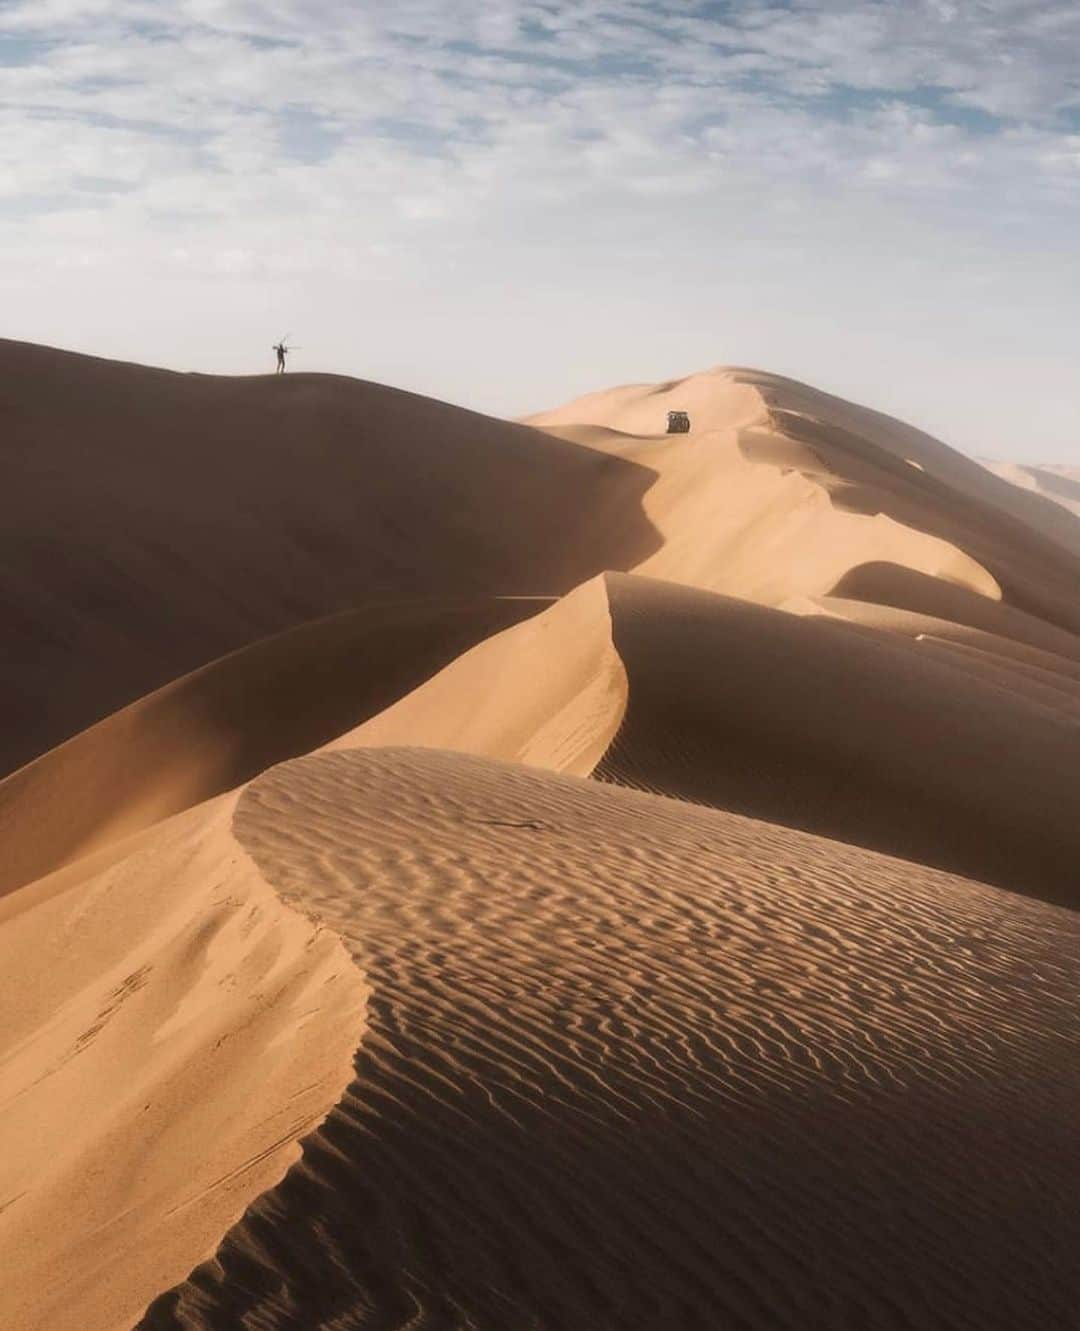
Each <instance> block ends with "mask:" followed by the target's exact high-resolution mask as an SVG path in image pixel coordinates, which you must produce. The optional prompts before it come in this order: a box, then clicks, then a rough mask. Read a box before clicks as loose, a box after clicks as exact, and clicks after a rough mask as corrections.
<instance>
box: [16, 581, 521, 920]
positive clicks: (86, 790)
mask: <svg viewBox="0 0 1080 1331" xmlns="http://www.w3.org/2000/svg"><path fill="white" fill-rule="evenodd" d="M544 604H545V602H544V601H543V600H540V601H537V600H535V599H532V598H528V597H482V598H481V597H473V598H453V597H444V598H442V599H440V600H438V601H398V602H387V603H382V604H374V605H369V606H366V607H364V608H363V609H362V610H355V611H349V612H346V613H345V614H342V615H335V616H333V617H331V618H329V619H324V620H316V621H315V622H314V623H311V624H304V625H301V626H300V627H299V628H296V629H291V630H287V631H286V632H285V633H282V634H279V635H277V636H275V637H272V638H268V639H264V640H263V641H261V642H258V643H254V644H253V645H252V646H250V647H246V648H242V649H241V650H240V651H238V652H234V653H232V654H231V655H229V656H227V657H224V658H222V659H221V660H220V661H215V662H213V663H212V664H210V665H208V666H204V667H203V668H202V669H201V670H197V671H194V672H193V673H192V674H190V675H185V676H184V677H183V678H181V679H179V680H176V681H175V682H174V683H172V684H167V685H166V686H165V687H164V688H162V689H158V690H157V691H155V692H154V693H151V694H150V695H149V696H148V697H145V698H141V699H140V700H139V701H138V702H135V703H132V704H131V705H130V706H129V707H126V708H124V709H122V710H121V711H119V712H117V713H115V714H114V715H112V716H110V717H108V718H107V719H106V720H104V721H101V722H99V723H98V724H97V725H96V726H91V727H90V728H89V729H88V730H86V731H84V732H83V733H82V734H80V735H77V736H76V737H75V738H74V739H71V740H68V741H67V743H65V744H61V745H59V746H58V747H57V748H55V749H52V750H50V751H49V752H48V753H46V754H44V755H43V756H42V757H41V758H38V759H37V760H36V761H35V762H32V763H29V764H28V765H27V766H26V767H23V768H20V770H19V771H17V772H15V773H13V774H12V775H11V776H10V777H8V778H7V780H5V781H0V843H2V844H3V847H4V858H3V861H2V862H0V894H2V893H3V892H5V891H10V890H11V889H12V888H14V887H18V886H20V885H21V884H23V883H26V882H30V881H32V880H33V879H35V878H40V877H42V876H43V875H44V874H47V873H51V872H52V871H53V870H55V869H57V868H59V867H60V866H61V865H63V864H66V863H68V862H69V861H71V860H73V859H76V858H77V857H79V856H81V855H87V854H89V853H90V852H91V851H93V850H96V849H98V848H100V847H102V846H105V845H108V844H110V843H111V842H113V841H116V840H118V839H119V838H122V837H125V836H130V835H131V834H132V833H134V832H137V831H141V830H142V829H143V828H145V827H149V826H150V825H152V824H153V823H155V822H158V821H160V820H161V819H163V818H167V817H169V816H170V815H171V814H174V813H179V812H181V811H182V810H184V809H187V808H190V807H191V806H192V805H194V804H198V803H200V802H201V801H203V800H206V799H209V798H211V797H212V796H214V795H219V794H221V793H222V792H223V791H226V790H232V789H234V788H235V787H237V786H239V785H241V784H242V783H243V782H244V781H247V780H250V778H251V777H253V776H255V775H257V774H258V773H259V772H261V771H263V770H264V769H265V768H267V767H270V766H272V765H273V764H274V763H276V762H281V761H282V760H284V759H286V758H294V757H296V756H297V755H298V754H302V753H307V752H309V751H310V750H311V749H314V748H317V747H318V746H319V745H320V744H323V743H324V742H325V741H326V740H328V739H332V738H333V737H335V736H337V735H340V734H341V732H342V731H343V730H346V729H347V728H349V727H351V726H355V725H356V724H357V723H359V722H360V721H363V720H365V719H367V718H368V717H370V716H373V715H375V714H376V713H378V712H381V711H382V710H383V709H385V708H386V707H387V706H388V705H389V704H390V703H392V702H394V701H396V699H397V698H399V697H400V696H402V695H403V694H406V693H408V692H409V691H410V689H412V688H413V687H415V686H416V685H418V684H420V683H421V682H422V681H424V680H425V679H427V678H428V676H430V675H431V674H433V673H434V672H435V671H437V670H438V669H439V668H440V667H441V666H443V665H445V664H446V663H447V662H448V661H450V660H452V659H453V658H454V657H456V656H457V655H458V654H459V653H460V652H462V651H464V650H465V649H466V648H468V647H470V646H471V645H472V644H473V643H474V642H476V641H477V640H478V639H480V638H484V637H486V636H487V635H488V634H490V633H492V632H494V631H495V630H496V629H499V628H501V627H503V626H504V625H506V624H509V623H514V622H516V621H518V620H520V619H522V618H523V617H525V616H527V615H530V614H535V613H536V611H537V610H538V609H539V608H540V607H541V606H543V605H544Z"/></svg>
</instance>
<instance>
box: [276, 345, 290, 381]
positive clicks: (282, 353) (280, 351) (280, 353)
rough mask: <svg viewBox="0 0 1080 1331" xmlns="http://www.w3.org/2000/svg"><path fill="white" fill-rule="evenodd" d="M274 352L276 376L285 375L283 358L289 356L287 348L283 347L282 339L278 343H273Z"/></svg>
mask: <svg viewBox="0 0 1080 1331" xmlns="http://www.w3.org/2000/svg"><path fill="white" fill-rule="evenodd" d="M274 350H275V351H276V352H277V370H276V371H275V373H276V374H284V373H285V357H286V356H287V355H288V354H289V348H288V347H287V346H286V345H285V340H284V338H283V339H282V340H281V341H280V342H275V343H274Z"/></svg>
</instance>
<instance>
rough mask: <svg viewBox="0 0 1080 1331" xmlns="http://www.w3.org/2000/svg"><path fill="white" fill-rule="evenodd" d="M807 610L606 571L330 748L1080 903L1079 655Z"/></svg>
mask: <svg viewBox="0 0 1080 1331" xmlns="http://www.w3.org/2000/svg"><path fill="white" fill-rule="evenodd" d="M805 608H806V610H807V612H808V613H807V614H806V615H805V616H799V615H795V614H785V613H782V612H780V611H776V610H772V609H769V608H767V607H762V606H756V605H753V604H751V603H749V602H746V601H740V600H736V599H734V598H729V597H722V596H718V595H715V594H710V593H707V592H702V591H700V590H698V589H696V588H689V587H677V586H674V585H672V584H671V583H667V582H661V581H656V580H653V579H645V578H639V577H632V576H628V575H625V574H608V575H606V576H605V577H604V578H602V579H596V580H595V581H593V582H591V583H589V584H587V585H586V586H585V587H582V588H580V589H579V590H578V591H577V592H575V593H574V594H573V595H572V596H570V597H567V598H565V599H564V600H562V601H560V602H559V603H557V604H556V605H554V606H552V607H551V608H550V609H549V610H546V611H545V612H544V613H543V614H541V615H539V616H537V617H536V618H535V619H532V620H530V621H529V622H527V623H525V624H522V625H519V626H517V627H513V628H510V629H507V630H505V631H504V632H503V633H501V634H499V635H497V636H496V637H494V638H492V639H490V640H489V641H487V642H485V643H482V644H481V645H480V646H478V647H476V648H474V649H473V650H472V651H470V652H468V653H466V654H465V655H464V656H462V657H460V658H459V659H458V660H457V661H455V662H454V663H453V664H452V665H450V666H448V667H447V668H446V669H445V670H443V671H442V672H441V673H440V674H439V675H437V676H436V677H435V678H434V679H433V680H431V681H429V682H428V683H427V684H424V685H422V686H421V687H420V688H419V689H417V690H416V691H415V692H414V693H412V694H410V695H409V697H407V698H405V699H403V700H402V701H401V702H400V703H398V704H397V705H396V706H394V707H391V708H390V709H389V710H387V711H386V712H383V713H382V714H380V715H379V716H378V717H375V718H374V719H373V720H371V721H369V722H367V723H365V724H364V725H362V726H360V727H358V728H357V729H356V730H355V731H352V732H350V733H349V734H347V735H345V736H343V737H342V738H341V739H340V740H339V741H337V742H336V744H335V745H334V746H333V747H335V748H337V747H340V748H351V747H358V746H364V747H368V746H373V745H382V744H410V745H413V744H415V745H423V746H425V747H432V748H454V749H458V750H461V751H465V752H469V753H474V754H478V755H482V756H486V757H493V758H504V759H511V760H515V761H518V762H523V763H527V764H530V765H532V766H536V767H544V768H548V769H551V770H555V771H572V772H575V773H578V774H587V773H589V772H593V771H595V773H596V775H597V776H598V777H600V778H601V779H604V780H607V781H614V782H618V783H620V784H627V785H633V786H639V787H642V788H645V789H648V790H653V791H658V792H661V793H663V794H667V795H673V796H678V797H679V798H681V799H686V800H692V801H695V802H698V803H707V804H712V805H715V806H717V807H720V808H724V809H730V810H736V811H739V812H743V813H748V814H752V815H753V816H755V817H758V818H763V819H767V820H769V821H771V822H779V823H783V824H786V825H788V826H793V827H800V828H804V829H806V830H809V831H813V832H817V833H819V834H821V835H826V836H830V837H835V838H837V839H839V840H842V841H848V842H852V843H854V844H856V845H862V846H868V847H871V848H874V849H877V850H884V851H888V852H889V853H891V854H896V855H903V856H905V857H907V858H910V859H913V860H918V861H921V862H924V863H927V864H932V865H936V866H938V867H941V868H947V869H951V870H953V871H955V872H961V873H965V874H968V875H970V876H972V877H977V878H980V879H982V880H985V881H988V882H994V883H1000V884H1003V885H1005V886H1009V887H1012V888H1015V889H1016V890H1019V891H1027V892H1031V893H1034V894H1037V895H1043V896H1046V897H1048V898H1050V899H1052V900H1057V901H1062V902H1068V903H1071V904H1078V903H1080V896H1078V894H1077V886H1076V875H1075V869H1074V865H1075V863H1076V861H1077V857H1078V856H1080V821H1078V819H1077V802H1076V794H1075V791H1074V789H1073V783H1072V782H1071V781H1069V780H1063V779H1062V778H1063V774H1064V773H1067V772H1070V771H1077V770H1080V669H1077V668H1075V667H1080V660H1073V661H1072V662H1070V661H1069V660H1067V659H1065V658H1061V657H1053V656H1049V655H1048V654H1047V653H1041V654H1040V653H1037V652H1034V651H1032V650H1031V649H1027V648H1024V647H1023V646H1021V645H1018V644H1015V643H1013V642H1011V641H1010V640H1005V639H997V638H994V637H993V636H992V635H988V634H985V633H984V634H981V635H976V634H975V633H974V632H973V631H969V632H968V634H967V635H961V634H960V633H959V632H958V631H956V630H955V629H952V628H951V626H950V625H948V624H939V623H936V622H935V621H932V620H929V619H927V618H926V617H919V616H915V617H911V619H913V621H914V622H910V621H905V620H901V621H899V622H897V621H895V620H894V621H893V622H891V623H890V624H889V626H888V631H882V630H883V629H884V628H885V626H884V625H882V624H878V625H877V626H872V627H862V626H860V625H858V624H857V623H850V624H849V623H844V622H837V617H842V618H849V617H850V618H851V619H853V620H855V619H857V618H858V616H859V614H860V612H861V611H862V610H863V609H864V607H863V606H862V605H861V604H859V603H853V604H851V605H850V606H848V607H846V606H845V603H842V602H836V601H830V600H829V599H828V598H826V599H823V600H822V601H821V603H820V605H815V604H813V603H811V604H809V605H808V606H807V607H805ZM866 609H870V608H866ZM881 613H884V612H876V611H875V617H879V616H880V614H881ZM893 614H894V616H896V615H898V614H899V612H893ZM1056 632H1058V633H1061V630H1057V631H1056ZM950 635H951V638H952V640H950ZM1063 636H1065V635H1063ZM999 645H1000V646H999Z"/></svg>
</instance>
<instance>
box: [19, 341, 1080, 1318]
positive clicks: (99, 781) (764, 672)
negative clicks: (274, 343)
mask: <svg viewBox="0 0 1080 1331" xmlns="http://www.w3.org/2000/svg"><path fill="white" fill-rule="evenodd" d="M0 364H2V365H3V367H4V369H5V371H6V378H5V382H6V385H7V386H6V388H5V390H4V395H3V404H2V410H3V420H4V427H5V428H4V435H3V442H2V444H0V511H2V513H3V517H4V523H3V529H2V533H0V554H2V555H3V558H2V560H0V602H2V604H3V607H4V610H5V624H6V629H5V632H6V635H7V636H6V639H5V646H6V647H7V648H8V649H9V650H8V651H6V652H5V657H4V664H3V666H2V670H3V676H2V682H3V686H4V691H5V695H6V697H7V698H8V699H9V703H10V704H11V705H10V706H9V713H10V715H11V722H10V724H9V726H8V727H7V728H6V729H5V731H4V734H3V738H2V739H0V774H2V775H6V779H3V780H0V850H2V852H3V853H2V855H0V1011H3V1012H4V1014H5V1023H4V1026H3V1029H2V1031H0V1259H2V1261H3V1267H4V1270H5V1279H4V1281H2V1282H0V1327H3V1329H4V1331H7V1328H9V1327H11V1328H13V1329H14V1331H128V1328H131V1327H133V1326H135V1325H136V1324H137V1325H138V1327H139V1328H141V1331H359V1329H361V1328H362V1329H364V1331H367V1329H369V1328H370V1329H375V1328H379V1329H380V1331H391V1328H401V1329H402V1331H404V1328H411V1329H413V1331H420V1328H425V1329H433V1328H437V1327H445V1328H447V1329H448V1331H449V1329H450V1328H454V1329H455V1331H456V1329H457V1328H462V1329H463V1328H466V1327H468V1328H471V1329H472V1331H518V1328H521V1329H522V1331H524V1329H525V1328H530V1329H531V1331H579V1328H580V1331H585V1328H589V1331H592V1328H610V1331H663V1329H666V1328H670V1329H671V1331H688V1329H689V1328H694V1329H695V1331H696V1329H697V1328H701V1331H714V1328H717V1327H732V1328H735V1327H738V1328H740V1329H741V1331H786V1328H791V1329H792V1331H837V1329H838V1328H851V1331H856V1329H857V1331H957V1329H958V1328H961V1327H965V1328H967V1327H970V1328H972V1329H973V1331H975V1329H976V1328H977V1329H978V1331H987V1329H992V1331H1044V1328H1047V1327H1053V1328H1057V1327H1066V1326H1071V1325H1072V1324H1073V1322H1074V1320H1075V1312H1074V1309H1075V1308H1076V1306H1077V1305H1078V1303H1080V1267H1078V1265H1077V1262H1076V1257H1075V1253H1076V1250H1077V1247H1078V1240H1080V1223H1078V1221H1077V1218H1076V1216H1077V1209H1076V1207H1075V1205H1074V1204H1073V1201H1072V1198H1073V1195H1074V1194H1075V1192H1076V1191H1077V1188H1078V1187H1080V1149H1078V1138H1077V1134H1076V1131H1075V1129H1074V1127H1073V1123H1072V1120H1073V1117H1074V1113H1073V1105H1074V1104H1075V1102H1076V1099H1077V1095H1078V1092H1080V1016H1078V1012H1080V960H1078V958H1080V950H1078V943H1080V936H1078V930H1080V922H1078V921H1080V917H1078V915H1077V913H1076V910H1075V907H1076V906H1077V905H1078V904H1080V898H1078V895H1077V894H1078V888H1077V880H1076V872H1075V869H1074V865H1075V864H1076V862H1077V860H1078V858H1080V816H1078V815H1080V808H1078V804H1077V795H1076V793H1075V792H1076V789H1077V773H1078V769H1080V521H1078V513H1080V489H1078V490H1077V494H1075V495H1074V494H1073V490H1072V489H1070V487H1074V488H1076V479H1075V477H1072V476H1070V475H1069V474H1068V470H1067V468H1064V467H1061V468H1049V467H1031V466H1028V465H1026V464H1025V465H1024V466H1020V465H1018V464H1017V465H1011V466H1006V465H1004V464H995V465H994V470H991V469H989V468H988V467H983V466H981V465H979V464H978V463H976V462H974V461H972V460H970V459H968V458H965V457H963V456H962V455H960V454H958V453H955V452H954V451H952V450H951V449H949V448H948V447H947V446H946V445H945V444H943V443H940V442H939V441H937V440H934V439H931V438H930V437H929V436H927V435H925V434H923V433H921V432H920V431H918V430H915V429H913V428H912V427H910V426H907V425H904V424H902V423H901V422H899V421H895V420H892V419H890V418H888V417H885V416H882V415H881V414H879V413H877V412H873V411H871V410H869V409H867V408H863V407H860V406H857V405H855V404H852V403H847V402H843V401H841V400H840V399H837V398H835V397H831V396H829V395H827V394H823V393H819V392H817V391H815V390H814V389H812V388H810V387H809V386H807V385H804V384H800V383H797V382H795V381H792V380H788V379H782V378H779V377H777V376H774V375H769V374H766V373H764V372H761V371H756V370H748V369H738V368H721V369H717V370H711V371H706V372H703V373H700V374H694V375H691V376H690V377H688V378H686V379H682V380H676V381H670V382H665V383H662V384H645V385H633V386H628V387H623V388H616V389H611V390H605V391H602V392H599V393H595V394H591V395H589V396H588V397H585V398H582V399H579V400H577V401H575V402H572V403H570V404H568V405H566V406H564V407H561V408H558V409H556V410H554V411H552V412H548V413H542V414H541V415H538V416H534V417H532V418H530V420H529V421H528V422H522V423H517V424H510V423H505V422H500V421H494V420H490V419H488V418H485V417H482V416H478V415H475V414H473V413H470V412H465V411H462V410H460V409H458V408H455V407H451V406H448V405H446V404H443V403H438V402H434V401H429V400H427V399H423V398H418V397H415V396H412V395H409V394H406V393H401V392H397V391H395V390H392V389H388V388H382V387H380V386H378V385H374V384H365V383H359V382H357V381H354V380H349V379H344V378H339V377H334V376H323V375H295V376H293V375H285V376H281V377H278V378H271V377H260V378H252V379H215V378H211V377H205V376H198V375H174V374H170V373H167V372H165V371H157V370H148V369H144V368H141V367H138V366H131V365H117V364H111V363H109V362H104V361H98V360H94V359H92V358H88V357H80V356H74V355H70V354H66V353H60V352H55V351H52V350H50V349H48V348H41V347H32V346H27V345H24V344H19V343H0ZM669 410H670V411H686V412H688V413H689V416H690V420H691V430H690V432H689V433H687V434H680V435H671V436H668V435H667V434H666V433H665V423H666V418H667V412H668V411H669Z"/></svg>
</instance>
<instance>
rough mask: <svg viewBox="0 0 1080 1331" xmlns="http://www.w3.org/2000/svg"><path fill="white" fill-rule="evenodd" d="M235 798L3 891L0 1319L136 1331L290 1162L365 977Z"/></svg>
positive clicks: (336, 1068)
mask: <svg viewBox="0 0 1080 1331" xmlns="http://www.w3.org/2000/svg"><path fill="white" fill-rule="evenodd" d="M235 800H236V797H235V796H227V797H225V798H224V799H223V800H220V801H217V802H216V803H214V804H210V805H205V806H203V807H202V808H200V809H197V810H194V811H192V812H191V813H188V814H185V815H183V816H182V817H181V818H178V819H176V820H174V821H172V822H171V823H168V824H165V825H164V826H163V827H161V828H156V829H154V831H153V833H152V834H151V835H150V836H144V837H142V838H135V840H134V841H133V842H129V843H127V845H126V847H125V848H124V849H123V850H122V851H121V850H119V849H117V848H114V849H113V850H111V851H106V852H103V853H102V854H101V855H99V856H98V857H96V859H95V858H94V857H92V858H91V859H89V860H84V861H82V863H81V864H80V865H79V866H77V867H74V868H72V869H69V870H66V871H62V872H61V873H60V874H58V875H54V876H53V877H51V878H46V879H44V880H42V881H41V882H40V883H38V884H35V885H34V886H33V887H30V888H26V889H24V890H23V891H22V892H17V893H14V894H12V895H10V896H8V897H7V898H5V899H4V901H3V902H0V1011H2V1012H3V1014H4V1022H3V1028H2V1031H0V1141H2V1142H3V1151H2V1152H0V1252H2V1253H3V1269H4V1277H3V1280H2V1281H0V1326H3V1327H4V1328H5V1331H88V1329H89V1328H99V1327H100V1328H102V1329H103V1331H105V1329H106V1328H108V1329H110V1331H113V1329H115V1331H121V1328H124V1327H129V1326H130V1325H131V1324H132V1321H133V1320H134V1319H135V1318H136V1317H137V1316H138V1315H139V1313H140V1312H141V1310H142V1309H143V1308H144V1307H145V1305H146V1304H147V1302H148V1301H149V1300H150V1299H151V1298H152V1297H153V1295H154V1294H155V1293H156V1292H157V1291H159V1290H160V1289H162V1288H163V1287H165V1286H166V1285H168V1284H170V1283H171V1282H173V1281H175V1280H177V1279H180V1278H181V1277H182V1276H183V1275H184V1274H186V1272H187V1271H188V1270H189V1269H190V1267H191V1266H192V1265H193V1263H195V1262H197V1261H199V1260H201V1259H202V1258H203V1257H205V1256H208V1255H209V1254H210V1253H211V1252H212V1251H213V1249H214V1246H215V1245H216V1243H217V1240H218V1238H219V1237H220V1235H221V1234H222V1233H223V1231H224V1230H225V1229H226V1228H227V1227H228V1225H229V1224H231V1223H232V1222H233V1221H234V1220H235V1219H236V1218H237V1217H238V1216H239V1215H240V1214H241V1213H242V1211H243V1210H244V1207H245V1206H246V1204H247V1203H248V1202H249V1201H250V1200H251V1199H252V1198H253V1197H255V1196H256V1195H257V1194H258V1193H260V1192H262V1191H263V1190H264V1189H265V1188H267V1187H269V1186H271V1185H272V1184H274V1183H275V1182H276V1181H277V1180H278V1179H279V1178H280V1177H281V1175H282V1173H283V1172H284V1171H285V1169H286V1167H287V1166H288V1165H289V1164H290V1163H291V1162H292V1161H293V1160H294V1159H295V1158H296V1155H297V1153H298V1148H297V1146H296V1142H297V1140H298V1139H299V1138H300V1137H302V1136H303V1135H304V1134H305V1133H307V1132H308V1131H310V1129H311V1128H312V1127H313V1125H314V1124H316V1123H317V1122H318V1121H319V1119H320V1118H321V1117H322V1115H323V1114H325V1112H326V1111H327V1109H328V1108H329V1107H330V1106H331V1105H332V1104H333V1102H334V1100H335V1098H336V1097H337V1096H338V1095H339V1093H340V1091H341V1089H342V1087H343V1086H344V1085H345V1083H346V1081H347V1080H348V1072H349V1061H350V1056H351V1054H352V1052H353V1050H354V1049H355V1046H356V1044H357V1041H358V1040H359V1038H360V1033H361V1030H362V1025H363V1018H364V1003H365V994H366V990H365V986H364V982H363V979H362V977H361V976H360V974H359V972H357V970H356V969H355V967H354V966H353V965H352V963H351V962H350V961H349V959H348V957H347V956H346V955H345V953H344V952H343V950H342V947H341V944H340V942H339V941H338V938H337V936H336V935H335V934H333V933H332V932H330V931H329V930H327V929H323V928H313V927H312V925H311V924H310V923H309V922H308V921H307V920H305V919H304V918H302V917H301V916H299V915H297V914H296V913H295V912H293V911H290V910H289V909H287V908H286V907H285V906H284V905H283V904H282V902H281V900H280V898H279V897H278V896H277V895H276V894H275V893H274V892H273V891H272V890H271V889H270V887H268V886H267V884H266V883H265V882H264V881H263V879H262V877H261V876H260V874H259V872H258V870H257V869H256V867H255V865H254V864H253V863H252V861H251V860H250V859H249V857H248V855H247V854H246V853H245V851H244V850H243V849H242V848H241V847H240V845H239V844H238V843H237V842H236V840H235V838H234V837H233V835H232V832H231V823H232V811H233V806H234V805H235Z"/></svg>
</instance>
